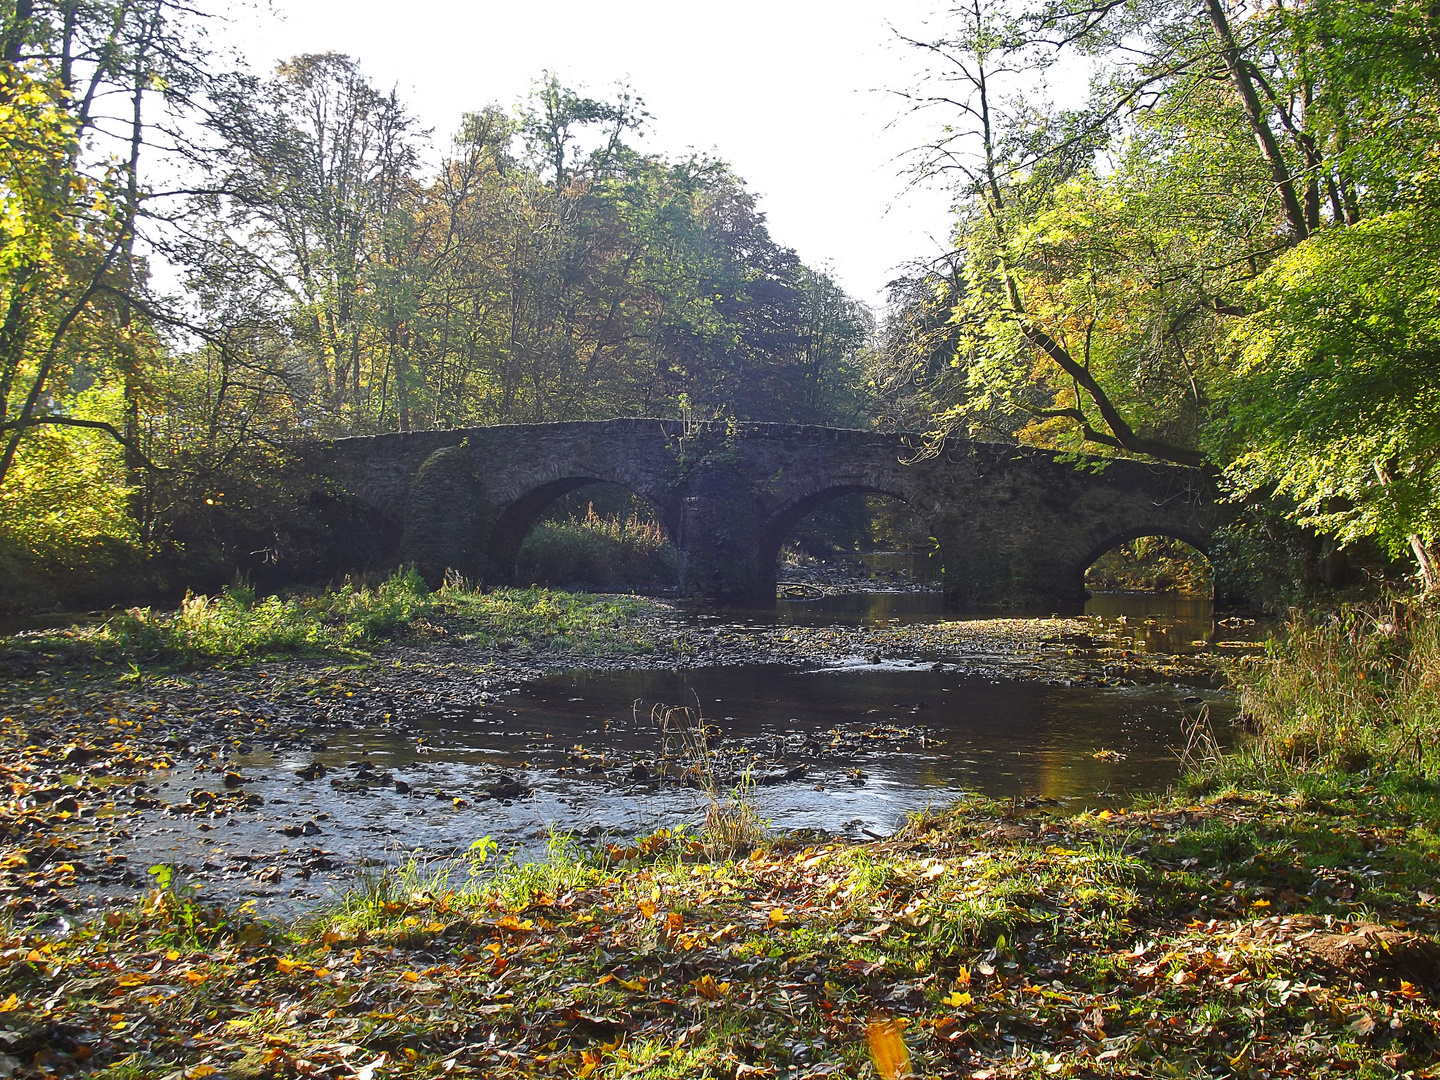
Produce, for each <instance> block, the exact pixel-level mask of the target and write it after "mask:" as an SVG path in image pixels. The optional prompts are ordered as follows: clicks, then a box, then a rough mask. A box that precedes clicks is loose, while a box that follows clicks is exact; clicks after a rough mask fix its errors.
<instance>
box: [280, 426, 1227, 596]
mask: <svg viewBox="0 0 1440 1080" xmlns="http://www.w3.org/2000/svg"><path fill="white" fill-rule="evenodd" d="M297 457H298V460H299V462H300V466H299V467H300V468H301V470H302V472H303V473H305V474H306V475H307V476H309V477H311V478H312V480H313V483H314V485H315V486H316V487H317V489H324V490H326V491H328V492H330V493H331V494H332V495H334V496H335V497H339V498H342V499H346V500H353V501H355V502H358V503H361V504H363V505H364V506H365V507H367V508H370V509H371V510H373V511H375V512H378V513H379V514H380V515H383V517H384V518H385V519H386V520H387V521H390V522H392V523H393V526H394V528H393V530H392V532H393V534H394V535H396V536H398V537H399V540H398V542H397V544H396V549H395V551H394V552H393V553H392V554H393V558H392V559H391V561H392V562H412V563H414V564H415V565H416V566H417V567H418V568H419V570H420V571H421V573H422V574H424V575H425V576H426V578H427V579H429V580H431V581H437V580H439V579H440V578H442V577H443V576H444V574H445V573H446V572H447V571H454V572H456V573H459V574H461V575H463V576H465V577H467V578H470V579H471V580H476V581H481V582H485V583H494V584H500V583H507V582H509V581H511V580H512V578H513V575H514V572H515V570H514V566H515V558H516V555H517V553H518V552H519V549H520V545H521V543H522V542H523V541H524V538H525V535H526V533H528V532H529V530H530V528H531V526H532V525H533V524H534V523H535V521H536V520H537V519H538V518H539V517H540V516H541V515H542V514H543V513H544V512H545V510H546V508H547V507H548V506H549V505H550V504H551V503H552V502H554V500H555V499H557V498H559V497H560V496H562V495H564V494H566V493H568V492H569V491H572V490H575V489H576V488H579V487H583V486H584V485H586V484H590V483H595V482H597V481H604V482H609V483H614V484H619V485H621V486H622V487H625V488H628V489H629V490H630V491H632V492H634V493H635V494H637V495H639V496H640V497H641V498H643V499H645V500H646V501H647V502H648V503H649V504H650V505H651V506H652V507H653V508H654V510H655V513H656V517H657V518H658V519H659V520H660V521H661V522H662V523H663V524H664V526H665V528H666V529H667V530H668V531H669V533H670V536H671V538H672V539H673V540H674V541H675V544H676V547H677V549H678V551H679V555H680V566H681V581H680V586H681V591H682V593H683V594H684V595H687V596H694V597H703V598H707V599H711V600H715V601H718V602H721V603H727V604H732V605H742V606H770V605H772V604H773V603H774V598H775V565H776V559H777V556H778V554H779V550H780V547H781V545H782V544H783V543H784V541H785V539H786V537H787V535H788V534H789V533H790V531H791V530H792V529H793V528H794V527H795V525H796V524H798V523H799V521H800V519H801V518H803V517H804V516H805V515H806V514H808V513H809V512H810V511H811V510H814V509H815V508H816V507H818V506H820V505H821V504H823V503H824V502H826V501H828V500H830V499H833V498H836V497H838V496H841V495H847V494H851V493H857V492H860V493H869V494H878V495H888V496H892V497H894V498H897V499H901V500H902V501H904V502H905V503H907V504H908V505H909V506H910V507H911V508H912V509H913V510H914V511H915V512H916V513H917V514H918V515H919V516H920V518H921V519H922V520H923V521H924V522H925V523H926V524H927V526H928V527H929V529H930V535H932V536H934V537H935V538H936V540H937V542H938V544H939V547H940V557H941V562H942V565H943V566H944V573H943V579H942V580H943V584H944V588H945V592H946V596H947V599H948V600H949V601H950V602H952V603H954V604H956V605H959V606H961V607H965V608H971V609H975V610H987V609H989V610H995V609H1010V610H1041V611H1069V610H1073V609H1075V608H1076V607H1077V605H1079V604H1080V603H1082V602H1083V597H1084V588H1083V581H1084V573H1085V569H1086V568H1087V567H1088V566H1089V565H1090V563H1091V562H1093V561H1094V560H1095V559H1096V558H1097V557H1099V555H1101V554H1103V553H1104V552H1105V551H1107V550H1109V549H1110V548H1111V547H1114V546H1115V545H1116V544H1118V543H1121V542H1123V541H1125V540H1129V539H1133V538H1135V537H1138V536H1147V535H1164V536H1173V537H1177V538H1179V539H1181V540H1184V541H1186V542H1187V543H1189V544H1192V545H1193V546H1195V547H1197V548H1199V549H1200V550H1201V551H1206V550H1208V548H1209V546H1210V541H1211V537H1212V534H1213V531H1214V529H1215V527H1216V526H1217V525H1218V523H1219V521H1220V519H1221V511H1220V510H1219V508H1217V506H1216V505H1215V500H1214V493H1213V491H1212V489H1211V486H1210V484H1209V482H1208V480H1207V478H1206V477H1205V476H1204V475H1203V474H1202V473H1200V472H1198V471H1196V470H1193V469H1184V468H1180V467H1175V466H1160V465H1150V464H1145V463H1140V462H1133V461H1119V460H1111V461H1105V462H1103V463H1097V462H1096V461H1095V460H1094V459H1091V460H1090V461H1089V462H1085V463H1076V462H1073V461H1070V460H1066V459H1064V458H1062V457H1061V456H1060V455H1056V454H1054V453H1050V452H1047V451H1041V450H1033V449H1028V448H1024V447H1015V446H1008V445H1002V444H997V443H979V442H969V441H964V440H951V441H949V442H947V443H946V444H945V445H944V446H943V447H942V448H941V450H940V452H939V453H937V454H929V455H926V454H922V453H920V445H919V443H918V441H917V440H915V439H914V438H913V437H910V436H904V435H885V434H878V433H875V432H867V431H851V430H843V429H835V428H822V427H805V426H798V425H783V424H739V425H733V426H726V425H718V424H715V425H711V424H701V425H694V424H691V425H686V424H682V423H680V422H677V421H662V420H640V419H637V420H611V421H600V422H581V423H558V424H526V425H500V426H494V427H485V428H471V429H467V430H456V431H426V432H414V433H405V434H394V435H379V436H373V437H368V438H350V439H338V440H333V441H327V442H318V441H317V442H311V443H307V444H304V445H302V446H299V447H297Z"/></svg>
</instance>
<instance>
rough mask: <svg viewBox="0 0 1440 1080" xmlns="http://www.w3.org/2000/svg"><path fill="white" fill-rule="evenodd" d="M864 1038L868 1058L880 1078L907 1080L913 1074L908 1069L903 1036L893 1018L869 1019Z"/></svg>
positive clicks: (908, 1057) (885, 1079) (908, 1056)
mask: <svg viewBox="0 0 1440 1080" xmlns="http://www.w3.org/2000/svg"><path fill="white" fill-rule="evenodd" d="M865 1038H866V1041H868V1042H869V1043H870V1060H871V1061H873V1062H874V1063H875V1071H876V1072H877V1073H879V1074H880V1078H881V1080H908V1078H909V1077H913V1076H914V1075H915V1074H914V1072H912V1071H911V1069H910V1051H909V1050H907V1049H905V1037H904V1036H903V1035H901V1034H900V1025H899V1024H897V1023H896V1022H895V1021H894V1020H892V1019H890V1018H889V1017H885V1018H883V1019H878V1020H872V1021H870V1023H869V1025H868V1026H867V1027H866V1028H865Z"/></svg>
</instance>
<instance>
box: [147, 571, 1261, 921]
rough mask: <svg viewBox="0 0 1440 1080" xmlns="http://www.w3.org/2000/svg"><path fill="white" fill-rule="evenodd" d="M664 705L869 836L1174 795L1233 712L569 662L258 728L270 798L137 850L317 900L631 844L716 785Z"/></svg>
mask: <svg viewBox="0 0 1440 1080" xmlns="http://www.w3.org/2000/svg"><path fill="white" fill-rule="evenodd" d="M949 618H950V616H948V615H947V614H946V613H945V612H944V611H943V610H942V609H941V607H940V604H939V596H938V594H935V593H928V592H900V593H865V594H849V595H841V596H831V597H826V598H824V599H823V600H818V601H813V602H808V603H802V602H782V603H781V604H780V605H779V607H778V609H777V611H776V612H775V613H773V614H768V613H767V614H765V615H763V616H762V615H756V616H753V617H752V621H754V620H768V621H769V622H770V623H771V624H772V625H773V624H775V623H777V622H778V623H779V624H781V625H782V626H783V625H794V626H822V627H824V626H843V625H852V626H853V625H855V624H857V623H858V624H864V625H870V626H889V625H895V624H904V623H934V622H942V621H944V620H947V619H949ZM1085 625H1086V626H1087V627H1089V628H1091V630H1092V631H1093V636H1094V637H1096V638H1101V637H1103V638H1105V639H1107V640H1109V641H1111V642H1112V643H1113V642H1117V641H1118V642H1120V643H1121V644H1125V645H1128V646H1129V647H1130V648H1133V649H1134V650H1135V651H1136V652H1137V653H1139V652H1146V653H1152V654H1153V653H1156V652H1172V653H1184V652H1189V653H1195V652H1201V651H1206V650H1210V649H1213V648H1216V647H1217V646H1222V645H1224V646H1229V647H1236V646H1240V645H1243V644H1245V639H1244V635H1245V633H1246V631H1245V630H1243V629H1237V628H1233V627H1225V626H1219V627H1217V625H1216V624H1215V622H1214V617H1213V613H1212V611H1211V607H1210V604H1209V602H1208V601H1207V600H1203V599H1200V598H1194V597H1175V596H1143V595H1113V594H1112V595H1102V596H1097V597H1095V598H1094V599H1092V600H1091V602H1090V609H1089V611H1088V612H1087V619H1086V620H1085ZM1081 637H1086V635H1081ZM1227 638H1228V639H1234V640H1227ZM1087 643H1088V642H1087V641H1081V642H1080V644H1081V645H1084V644H1087ZM1080 651H1083V649H1081V650H1080ZM1067 683H1070V685H1067ZM667 706H668V707H684V708H687V709H688V710H689V715H690V717H691V721H692V724H693V723H703V724H704V725H706V730H707V731H708V732H710V733H711V737H710V740H709V741H710V745H711V748H712V751H713V757H714V763H715V767H716V768H717V770H718V771H719V772H720V774H721V775H722V778H723V782H722V785H721V786H722V793H723V792H724V791H728V790H729V788H730V787H732V786H734V785H740V786H743V787H745V788H746V790H747V793H748V797H749V798H751V799H752V800H753V801H754V803H755V804H756V807H757V810H758V813H759V816H760V818H761V819H762V820H764V821H766V822H767V823H768V825H769V827H770V828H771V829H772V830H775V831H793V830H806V831H807V832H808V833H809V834H810V835H837V836H850V837H855V838H863V837H867V836H870V837H873V836H884V835H887V834H889V833H891V832H892V831H894V830H895V829H896V828H897V827H898V826H900V825H901V824H903V823H904V821H905V819H906V816H907V815H909V814H912V813H915V812H917V811H922V810H924V809H926V808H927V807H934V808H939V807H943V806H945V805H947V804H948V803H950V802H951V801H953V800H954V799H955V798H956V797H958V796H961V795H963V794H966V793H979V794H983V795H988V796H993V797H1000V798H1005V799H1014V800H1016V801H1022V802H1025V803H1027V804H1028V805H1031V806H1035V805H1057V806H1059V807H1062V808H1064V809H1066V810H1076V809H1079V808H1081V807H1084V806H1106V805H1111V804H1113V803H1115V802H1120V801H1125V800H1127V799H1129V798H1130V797H1131V796H1133V795H1135V794H1137V793H1141V792H1147V791H1152V792H1153V791H1161V790H1163V789H1164V788H1165V787H1166V786H1167V785H1169V784H1171V783H1172V782H1173V781H1174V779H1175V777H1176V776H1177V775H1178V772H1179V769H1180V760H1179V756H1178V752H1177V748H1178V747H1179V746H1180V745H1182V743H1183V736H1182V728H1183V726H1184V725H1185V724H1186V723H1187V722H1191V723H1193V722H1194V721H1195V719H1196V718H1197V717H1199V716H1201V714H1202V712H1203V713H1204V715H1205V717H1206V719H1207V721H1208V723H1209V724H1211V725H1212V726H1213V730H1214V732H1215V734H1216V737H1217V739H1218V740H1219V741H1221V742H1223V741H1225V740H1226V739H1227V738H1228V724H1229V721H1230V719H1231V718H1232V717H1233V714H1234V711H1235V706H1234V702H1233V701H1232V700H1231V698H1230V697H1229V695H1227V693H1225V692H1224V691H1223V690H1220V689H1216V688H1215V685H1214V680H1195V681H1192V682H1191V683H1189V684H1187V683H1183V682H1181V683H1177V682H1173V681H1158V680H1155V679H1150V680H1130V679H1116V680H1105V679H1095V680H1091V681H1088V682H1081V681H1074V680H1069V679H1063V678H1054V679H1036V678H1034V677H1033V676H1032V677H1024V678H1021V677H1007V676H1006V675H1005V673H1004V670H1003V669H998V670H997V669H996V668H995V667H994V666H987V667H985V668H983V669H982V668H975V669H970V668H968V667H967V665H966V664H965V663H964V662H963V661H962V662H960V663H955V662H945V661H944V660H941V661H940V662H936V661H935V660H934V659H932V658H930V657H925V658H921V657H918V656H911V657H903V656H894V655H889V656H886V657H884V658H883V659H882V658H880V657H878V656H871V657H867V656H854V657H850V658H846V659H843V660H841V661H839V662H835V661H834V660H833V658H832V660H831V661H829V662H817V663H814V664H811V665H799V666H796V665H794V664H789V665H778V664H744V665H738V666H737V665H725V664H721V665H718V666H696V667H689V668H683V669H680V670H653V669H651V670H626V669H623V668H622V669H618V670H615V669H612V670H604V671H597V670H583V669H579V670H567V671H560V672H557V673H554V674H550V675H548V676H546V677H543V678H539V679H536V680H533V681H530V682H527V683H524V684H522V685H519V686H516V687H513V688H510V689H509V691H508V692H505V693H502V694H499V695H497V696H494V697H492V698H489V699H487V700H486V701H485V702H483V703H477V704H474V705H473V706H461V707H451V708H444V709H436V710H435V711H433V712H431V713H428V714H427V713H425V712H423V711H422V712H418V713H412V714H410V715H407V716H405V717H404V719H403V722H397V723H375V724H368V725H360V726H350V727H341V728H339V729H337V730H334V731H327V732H326V733H325V734H324V736H323V738H319V739H315V740H313V741H297V742H295V743H292V744H285V745H276V746H274V747H269V748H267V747H254V748H251V750H250V752H248V753H243V754H241V755H240V756H238V757H236V758H233V759H231V761H230V763H229V766H228V767H230V768H233V769H236V770H237V771H238V772H239V773H242V774H244V775H245V777H246V778H247V790H252V791H255V792H258V793H263V804H261V805H257V806H254V807H250V808H248V809H247V810H246V811H245V812H241V811H240V810H238V809H237V810H236V811H235V812H233V813H229V814H227V815H225V817H224V818H223V820H220V821H219V822H218V823H216V822H215V821H214V820H212V818H211V815H208V814H193V815H190V816H185V815H181V816H178V817H177V816H176V814H175V813H174V811H173V810H170V811H164V810H159V809H157V810H156V811H153V812H148V813H146V814H145V815H142V816H141V817H140V818H138V819H134V820H132V827H131V828H130V829H129V830H128V832H129V837H128V839H127V846H128V847H129V848H130V851H131V855H132V858H133V860H134V862H136V863H143V864H146V865H148V864H150V863H168V864H172V865H177V866H181V867H185V868H187V869H188V871H189V872H190V873H191V874H192V875H193V877H194V880H196V881H197V882H198V883H199V884H201V885H202V886H203V887H204V888H205V889H207V890H209V891H211V892H215V893H218V894H219V895H222V896H223V895H227V894H229V895H239V896H245V897H249V898H252V899H257V900H260V901H261V902H262V909H269V908H274V909H276V910H292V909H297V908H304V907H307V906H311V905H313V904H316V903H320V902H323V901H324V899H325V897H326V896H327V895H330V894H331V892H332V891H333V889H335V888H336V887H340V886H343V885H344V884H346V883H347V882H348V881H351V880H353V877H352V875H353V872H354V870H355V868H356V867H363V866H365V865H373V866H377V867H378V866H383V865H392V864H394V863H396V862H398V861H400V860H403V859H404V858H405V857H406V856H407V854H408V853H410V852H412V851H423V852H425V853H427V854H429V855H440V856H445V855H450V854H454V853H458V852H461V851H464V850H465V849H467V848H468V847H469V846H470V845H471V843H472V842H473V841H475V840H476V839H478V838H479V837H481V836H490V837H492V838H493V839H494V840H495V841H496V843H497V844H498V845H499V847H500V850H502V851H507V852H510V853H511V854H512V856H513V857H516V858H521V859H524V858H529V857H532V856H533V855H535V854H536V853H538V852H541V851H543V850H544V848H545V846H546V844H547V843H548V842H549V840H550V838H551V836H552V835H554V834H557V833H558V834H571V835H575V836H578V837H580V838H583V839H597V840H598V839H603V838H609V839H615V840H623V839H624V838H627V837H633V836H635V835H638V834H643V833H646V832H649V831H652V830H654V829H657V828H660V827H673V826H675V825H678V824H690V825H694V824H696V823H698V822H699V821H700V820H701V818H702V817H703V813H704V808H705V805H706V796H705V794H704V793H703V792H701V791H697V790H695V789H693V788H689V787H685V786H681V785H680V784H677V783H674V782H665V781H662V780H660V779H658V778H657V776H658V774H659V773H660V772H662V771H663V770H665V769H666V768H672V771H673V767H674V765H675V762H674V761H673V760H671V759H667V757H666V755H665V750H666V739H665V736H664V733H663V732H662V730H661V729H660V727H659V726H658V725H657V723H656V721H655V710H656V708H657V707H667ZM674 742H675V740H673V739H671V740H670V743H671V746H670V749H672V750H673V749H674V748H675V747H674ZM317 763H318V764H319V765H321V766H323V767H324V768H325V770H326V772H325V775H324V776H320V777H317V776H315V775H314V772H315V766H316V765H317ZM679 764H680V765H681V766H683V764H684V762H680V763H679ZM307 769H308V770H309V771H310V777H311V778H309V779H305V778H302V776H301V775H297V772H305V771H306V770H307ZM216 779H217V778H216V777H215V776H214V768H213V767H211V766H206V765H196V766H195V768H193V769H183V768H182V769H176V770H174V771H172V772H171V773H170V774H169V775H167V776H164V777H162V778H161V779H160V781H159V783H158V787H157V789H156V791H155V794H156V795H157V796H158V797H159V798H160V800H161V801H162V803H174V802H177V801H179V802H183V801H184V799H185V798H186V796H185V795H184V793H185V792H187V791H188V792H192V794H193V791H194V789H196V788H197V786H205V785H208V786H212V787H213V786H214V785H215V782H216ZM397 780H398V781H399V782H400V783H399V784H398V785H396V783H395V781H397ZM282 830H289V833H290V835H287V834H286V833H285V832H283V831H282ZM277 834H278V835H277ZM259 867H275V868H276V869H275V871H274V873H272V875H271V880H270V881H268V882H261V883H257V881H256V872H257V868H259Z"/></svg>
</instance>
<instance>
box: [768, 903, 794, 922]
mask: <svg viewBox="0 0 1440 1080" xmlns="http://www.w3.org/2000/svg"><path fill="white" fill-rule="evenodd" d="M789 920H790V916H789V915H786V914H785V910H784V909H783V908H778V907H777V908H771V909H770V925H771V926H779V925H780V924H781V923H783V922H788V921H789Z"/></svg>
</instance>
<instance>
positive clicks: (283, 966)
mask: <svg viewBox="0 0 1440 1080" xmlns="http://www.w3.org/2000/svg"><path fill="white" fill-rule="evenodd" d="M299 966H300V965H299V964H297V963H296V962H295V961H294V960H291V959H290V958H289V957H288V956H277V957H276V958H275V970H276V971H277V972H279V973H280V974H281V975H289V974H290V973H291V972H292V971H294V970H295V969H296V968H297V967H299Z"/></svg>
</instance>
